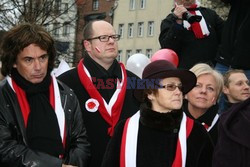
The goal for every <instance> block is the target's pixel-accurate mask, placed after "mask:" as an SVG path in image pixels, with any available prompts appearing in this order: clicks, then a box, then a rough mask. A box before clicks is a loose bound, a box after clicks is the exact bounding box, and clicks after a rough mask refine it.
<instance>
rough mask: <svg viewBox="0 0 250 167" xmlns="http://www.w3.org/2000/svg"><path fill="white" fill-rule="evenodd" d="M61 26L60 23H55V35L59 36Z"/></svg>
mask: <svg viewBox="0 0 250 167" xmlns="http://www.w3.org/2000/svg"><path fill="white" fill-rule="evenodd" d="M59 28H60V23H54V24H53V35H54V36H56V37H59Z"/></svg>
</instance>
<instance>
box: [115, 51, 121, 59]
mask: <svg viewBox="0 0 250 167" xmlns="http://www.w3.org/2000/svg"><path fill="white" fill-rule="evenodd" d="M116 60H117V61H119V62H120V61H121V60H122V50H118V56H117V58H116Z"/></svg>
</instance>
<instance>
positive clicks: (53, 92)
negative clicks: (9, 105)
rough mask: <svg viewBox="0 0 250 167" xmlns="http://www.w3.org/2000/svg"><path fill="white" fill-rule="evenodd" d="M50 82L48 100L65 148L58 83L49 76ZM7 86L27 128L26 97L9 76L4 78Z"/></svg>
mask: <svg viewBox="0 0 250 167" xmlns="http://www.w3.org/2000/svg"><path fill="white" fill-rule="evenodd" d="M51 77H52V82H51V84H50V86H49V96H50V97H49V98H50V99H49V100H50V104H51V106H52V108H53V109H54V110H55V113H56V118H57V121H58V125H59V129H60V136H61V139H62V143H63V147H64V148H65V142H66V133H65V130H66V129H65V115H64V110H63V108H62V103H61V95H60V92H59V88H58V83H57V80H56V78H55V76H54V75H52V74H51ZM6 78H7V81H8V83H9V85H10V86H11V88H12V90H13V91H14V92H15V93H16V95H17V100H18V103H19V105H20V108H21V112H22V116H23V120H24V125H25V127H27V122H28V118H29V113H30V106H29V103H28V100H27V97H26V93H25V91H24V90H23V89H22V88H20V87H19V86H18V85H17V84H16V82H15V81H14V80H13V79H12V78H11V77H9V76H7V77H6Z"/></svg>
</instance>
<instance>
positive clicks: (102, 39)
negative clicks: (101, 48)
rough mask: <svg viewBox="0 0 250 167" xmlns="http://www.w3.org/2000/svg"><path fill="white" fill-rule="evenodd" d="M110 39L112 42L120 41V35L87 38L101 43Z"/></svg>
mask: <svg viewBox="0 0 250 167" xmlns="http://www.w3.org/2000/svg"><path fill="white" fill-rule="evenodd" d="M110 38H111V39H113V40H114V41H118V40H119V39H120V35H119V34H115V35H100V36H98V37H93V38H89V39H87V40H93V39H99V40H100V41H101V42H108V41H109V39H110Z"/></svg>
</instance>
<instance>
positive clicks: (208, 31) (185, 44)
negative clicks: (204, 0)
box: [159, 0, 224, 69]
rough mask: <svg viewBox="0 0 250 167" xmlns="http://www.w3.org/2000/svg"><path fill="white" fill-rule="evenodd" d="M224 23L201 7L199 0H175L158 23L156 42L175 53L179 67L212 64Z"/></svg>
mask: <svg viewBox="0 0 250 167" xmlns="http://www.w3.org/2000/svg"><path fill="white" fill-rule="evenodd" d="M223 25H224V21H223V20H222V18H221V17H220V16H218V15H217V14H216V12H215V11H213V10H211V9H208V8H205V7H201V6H200V3H199V2H198V0H175V7H174V9H172V11H171V13H170V14H168V16H167V17H166V18H165V19H164V20H163V21H162V23H161V33H160V36H159V42H160V45H161V47H162V48H168V49H172V50H174V51H175V52H176V53H177V55H178V56H179V66H178V67H179V68H185V69H190V68H191V67H192V66H194V65H195V64H197V63H208V64H210V65H214V63H215V60H214V59H215V56H216V53H217V48H218V45H219V43H220V38H221V33H222V29H223Z"/></svg>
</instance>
